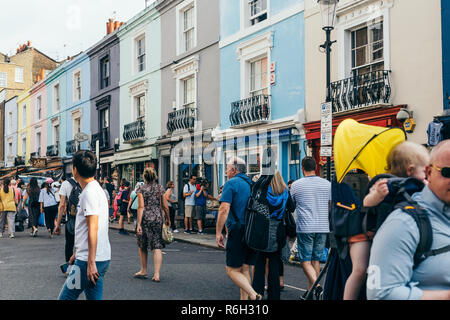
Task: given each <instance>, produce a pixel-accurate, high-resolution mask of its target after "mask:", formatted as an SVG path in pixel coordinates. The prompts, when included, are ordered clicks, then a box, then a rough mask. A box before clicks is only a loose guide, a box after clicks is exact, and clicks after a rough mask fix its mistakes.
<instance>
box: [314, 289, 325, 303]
mask: <svg viewBox="0 0 450 320" xmlns="http://www.w3.org/2000/svg"><path fill="white" fill-rule="evenodd" d="M314 296H315V297H316V300H322V297H323V289H322V287H321V286H317V288H316V290H314Z"/></svg>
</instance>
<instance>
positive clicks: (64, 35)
mask: <svg viewBox="0 0 450 320" xmlns="http://www.w3.org/2000/svg"><path fill="white" fill-rule="evenodd" d="M154 1H155V0H148V1H147V4H151V3H153V2H154ZM145 5H146V1H145V0H14V1H1V6H0V52H2V53H4V54H8V55H13V54H15V53H16V49H17V48H18V47H19V46H20V45H22V44H25V43H26V42H27V41H31V46H32V47H35V48H37V49H38V50H40V51H42V52H43V53H45V54H47V55H48V56H50V57H51V58H53V59H55V60H58V61H60V60H63V59H65V58H66V57H67V56H71V55H74V54H78V53H79V52H80V51H85V50H86V49H88V48H89V47H90V46H92V45H93V44H95V43H97V42H98V41H100V40H101V39H102V38H103V37H104V36H105V35H106V22H107V21H108V18H115V20H118V21H123V22H126V21H127V20H129V19H131V18H132V17H133V16H135V15H136V14H138V13H139V12H140V11H141V10H143V9H145Z"/></svg>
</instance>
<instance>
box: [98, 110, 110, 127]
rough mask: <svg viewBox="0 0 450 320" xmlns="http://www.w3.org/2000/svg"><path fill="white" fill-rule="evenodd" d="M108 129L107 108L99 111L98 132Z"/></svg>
mask: <svg viewBox="0 0 450 320" xmlns="http://www.w3.org/2000/svg"><path fill="white" fill-rule="evenodd" d="M107 128H109V108H104V109H101V110H100V130H103V129H107Z"/></svg>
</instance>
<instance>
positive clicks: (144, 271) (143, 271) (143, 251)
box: [137, 248, 148, 275]
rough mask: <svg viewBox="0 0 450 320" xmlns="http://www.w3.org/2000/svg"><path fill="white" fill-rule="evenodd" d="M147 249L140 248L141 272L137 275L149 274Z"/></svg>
mask: <svg viewBox="0 0 450 320" xmlns="http://www.w3.org/2000/svg"><path fill="white" fill-rule="evenodd" d="M147 257H148V252H147V249H141V248H139V259H140V260H141V270H139V272H138V273H137V274H140V275H146V274H147Z"/></svg>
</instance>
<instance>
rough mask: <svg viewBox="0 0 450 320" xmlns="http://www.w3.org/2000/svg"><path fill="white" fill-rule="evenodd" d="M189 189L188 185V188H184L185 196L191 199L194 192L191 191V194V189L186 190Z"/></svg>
mask: <svg viewBox="0 0 450 320" xmlns="http://www.w3.org/2000/svg"><path fill="white" fill-rule="evenodd" d="M186 187H187V185H186V186H184V188H183V192H184V193H183V195H184V196H185V197H190V196H191V194H192V193H193V192H194V191H191V192H189V188H186Z"/></svg>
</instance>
